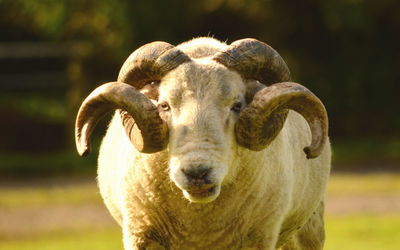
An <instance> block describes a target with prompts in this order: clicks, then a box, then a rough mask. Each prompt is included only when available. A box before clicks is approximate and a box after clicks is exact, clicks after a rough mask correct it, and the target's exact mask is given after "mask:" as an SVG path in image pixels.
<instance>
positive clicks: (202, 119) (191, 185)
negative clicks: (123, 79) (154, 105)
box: [158, 59, 245, 203]
mask: <svg viewBox="0 0 400 250" xmlns="http://www.w3.org/2000/svg"><path fill="white" fill-rule="evenodd" d="M159 93H160V96H159V99H158V107H159V110H160V115H161V117H162V118H163V119H164V120H165V121H167V124H168V127H169V134H170V137H169V138H170V139H169V154H170V158H169V167H170V177H171V179H172V180H173V181H174V183H175V184H176V185H177V186H178V187H179V188H180V189H182V191H183V194H184V196H185V197H186V198H187V199H189V200H190V201H192V202H200V203H206V202H211V201H213V200H214V199H216V198H217V197H218V195H219V193H220V190H221V185H222V184H224V183H227V182H229V181H230V180H232V179H233V176H234V175H235V169H234V168H233V167H232V166H233V164H232V163H233V162H231V161H232V159H233V154H234V153H233V152H234V151H235V148H236V142H235V136H234V125H235V122H236V120H237V118H238V114H239V112H240V110H241V108H242V107H243V106H244V105H245V98H244V93H245V85H244V83H243V80H242V78H241V77H240V76H239V75H238V74H237V73H235V72H233V71H229V70H228V69H226V68H225V67H224V66H222V65H220V64H218V63H215V62H213V61H211V60H207V59H201V60H195V61H192V62H190V63H186V64H182V65H181V66H179V67H178V68H176V69H175V70H173V71H171V72H170V73H168V74H167V75H166V76H165V77H164V79H163V80H162V82H161V85H160V91H159Z"/></svg>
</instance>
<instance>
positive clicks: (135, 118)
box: [75, 42, 190, 155]
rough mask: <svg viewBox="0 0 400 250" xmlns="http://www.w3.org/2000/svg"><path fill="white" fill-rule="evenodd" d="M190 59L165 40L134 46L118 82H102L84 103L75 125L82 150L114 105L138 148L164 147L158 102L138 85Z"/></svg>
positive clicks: (81, 151)
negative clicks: (99, 121) (154, 101)
mask: <svg viewBox="0 0 400 250" xmlns="http://www.w3.org/2000/svg"><path fill="white" fill-rule="evenodd" d="M188 61H190V58H189V57H188V56H187V55H185V54H184V53H183V52H181V51H180V50H179V49H177V48H175V47H174V46H172V45H171V44H169V43H166V42H153V43H149V44H146V45H144V46H142V47H140V48H139V49H137V50H135V51H134V52H133V53H132V54H131V55H130V56H129V57H128V59H127V60H126V61H125V62H124V64H123V66H122V68H121V70H120V73H119V76H118V82H115V83H108V84H104V85H102V86H100V87H99V88H97V89H96V90H95V91H93V92H92V94H90V95H89V97H88V98H87V99H86V100H85V101H84V103H83V104H82V106H81V109H80V111H79V113H78V117H77V120H76V129H75V131H76V132H75V134H76V144H77V148H78V152H79V154H81V155H85V154H87V153H88V152H89V149H90V144H89V137H90V135H91V133H92V131H93V129H94V126H95V125H96V123H97V121H98V120H99V119H100V118H101V116H103V115H104V114H105V113H107V112H108V111H112V110H113V109H120V110H119V115H120V116H121V120H122V123H123V126H124V128H125V131H126V134H127V135H128V137H129V139H130V140H131V142H132V144H133V145H134V146H135V147H136V148H137V150H139V151H140V152H143V153H154V152H157V151H160V150H162V149H164V148H165V147H166V145H167V143H168V131H167V126H166V124H164V122H163V121H162V120H161V118H160V117H159V114H158V111H157V108H156V107H155V105H154V104H153V103H152V102H151V101H150V100H149V99H148V98H147V97H146V96H145V95H143V94H141V93H139V92H138V91H137V89H141V88H143V86H145V85H146V84H148V83H150V82H152V81H158V80H161V78H162V77H163V76H164V75H165V74H167V73H168V72H169V71H170V70H172V69H174V68H176V67H177V66H178V65H180V64H182V63H184V62H188ZM122 83H124V84H122ZM127 84H129V85H131V86H129V85H127ZM132 86H133V87H132ZM118 98H121V100H118ZM141 105H143V106H141ZM147 119H149V121H146V120H147Z"/></svg>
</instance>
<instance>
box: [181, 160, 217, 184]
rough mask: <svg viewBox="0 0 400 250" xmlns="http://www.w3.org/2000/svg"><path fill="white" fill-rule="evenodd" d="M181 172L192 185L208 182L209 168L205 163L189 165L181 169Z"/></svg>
mask: <svg viewBox="0 0 400 250" xmlns="http://www.w3.org/2000/svg"><path fill="white" fill-rule="evenodd" d="M182 172H183V173H184V174H185V176H186V178H187V179H188V181H189V182H192V184H194V185H203V184H208V183H209V180H208V175H209V173H210V172H211V169H210V168H209V167H207V166H205V165H190V166H189V167H188V168H187V169H183V170H182Z"/></svg>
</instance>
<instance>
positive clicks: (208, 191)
mask: <svg viewBox="0 0 400 250" xmlns="http://www.w3.org/2000/svg"><path fill="white" fill-rule="evenodd" d="M215 190H216V187H215V186H212V187H210V188H199V189H194V190H193V189H192V190H188V191H187V192H188V193H189V194H190V195H191V196H193V197H196V198H206V197H208V196H211V195H213V194H214V193H215Z"/></svg>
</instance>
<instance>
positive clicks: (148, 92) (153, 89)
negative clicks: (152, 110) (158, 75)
mask: <svg viewBox="0 0 400 250" xmlns="http://www.w3.org/2000/svg"><path fill="white" fill-rule="evenodd" d="M159 87H160V81H153V82H151V83H149V84H146V85H145V86H144V87H143V88H142V89H141V90H140V93H142V94H143V95H145V96H146V97H147V98H149V99H151V100H154V101H158V96H159V90H158V89H159Z"/></svg>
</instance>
